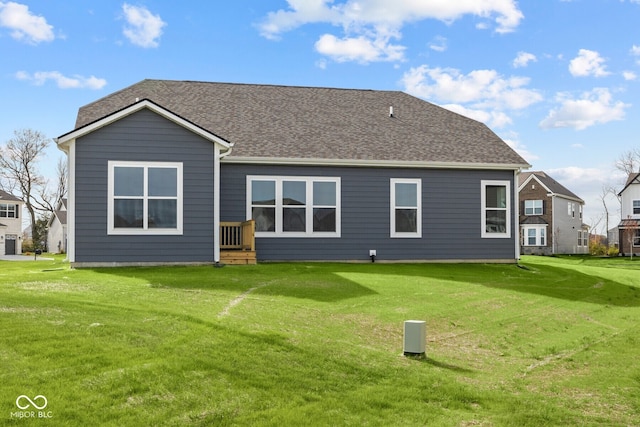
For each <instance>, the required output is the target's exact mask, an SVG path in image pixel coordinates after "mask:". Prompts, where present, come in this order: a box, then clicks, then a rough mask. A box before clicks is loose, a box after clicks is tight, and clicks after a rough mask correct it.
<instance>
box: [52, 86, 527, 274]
mask: <svg viewBox="0 0 640 427" xmlns="http://www.w3.org/2000/svg"><path fill="white" fill-rule="evenodd" d="M56 141H57V143H58V146H59V148H60V149H62V150H63V151H65V152H66V153H67V155H68V161H69V172H70V175H69V194H68V212H67V223H68V247H67V253H68V256H69V259H70V261H71V263H72V265H74V266H95V265H121V264H137V265H145V264H147V265H148V264H168V263H214V262H217V261H219V260H222V262H224V259H225V258H224V257H221V252H223V251H221V247H223V246H224V247H226V243H227V231H223V232H221V227H226V224H227V221H232V222H238V223H240V222H242V221H246V220H253V221H249V222H250V223H251V224H253V226H255V252H256V254H257V258H258V259H259V260H264V261H278V260H283V261H302V260H316V261H368V260H370V259H371V258H370V255H372V254H373V255H375V257H374V258H375V260H376V261H424V260H439V261H442V260H456V261H490V262H514V261H515V260H516V259H517V258H518V257H519V245H518V231H517V219H518V217H517V213H516V212H517V203H516V200H517V198H516V194H517V193H516V186H517V185H516V183H517V175H518V173H519V172H520V170H521V169H522V168H527V167H529V165H528V164H527V162H526V161H525V160H524V159H523V158H522V157H520V156H519V155H518V154H517V153H516V152H515V151H514V150H512V149H511V148H510V147H509V146H508V145H507V144H506V143H505V142H504V141H502V140H501V139H500V138H499V137H498V136H497V135H496V134H495V133H493V132H492V131H491V130H490V129H489V128H488V127H487V126H485V125H484V124H482V123H479V122H477V121H474V120H472V119H469V118H466V117H463V116H461V115H458V114H456V113H453V112H451V111H448V110H446V109H443V108H441V107H438V106H436V105H433V104H430V103H428V102H425V101H422V100H420V99H418V98H415V97H413V96H410V95H407V94H405V93H403V92H398V91H374V90H352V89H330V88H312V87H287V86H271V85H250V84H226V83H206V82H189V81H166V80H144V81H142V82H140V83H137V84H134V85H133V86H130V87H128V88H125V89H123V90H120V91H118V92H115V93H113V94H111V95H108V96H107V97H105V98H102V99H100V100H98V101H96V102H94V103H91V104H88V105H86V106H84V107H82V108H80V110H79V112H78V117H77V121H76V128H75V129H74V130H73V131H71V132H69V133H67V134H65V135H62V136H60V137H59V138H57V140H56ZM224 230H226V229H224ZM223 242H224V244H223ZM252 245H253V244H248V246H252ZM248 246H247V247H248ZM252 248H253V246H252ZM225 256H226V254H225Z"/></svg>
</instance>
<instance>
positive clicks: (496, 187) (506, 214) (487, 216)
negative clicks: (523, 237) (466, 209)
mask: <svg viewBox="0 0 640 427" xmlns="http://www.w3.org/2000/svg"><path fill="white" fill-rule="evenodd" d="M510 188H511V184H510V182H509V181H482V183H481V191H482V193H481V203H482V215H481V216H482V225H481V226H482V233H481V234H482V237H485V238H509V237H511V190H510Z"/></svg>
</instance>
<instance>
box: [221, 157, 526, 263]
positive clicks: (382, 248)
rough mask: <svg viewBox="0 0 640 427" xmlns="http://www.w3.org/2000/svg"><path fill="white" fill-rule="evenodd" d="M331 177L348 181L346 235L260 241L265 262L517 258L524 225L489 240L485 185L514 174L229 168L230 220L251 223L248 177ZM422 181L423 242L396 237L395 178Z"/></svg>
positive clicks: (224, 181) (225, 176) (225, 193)
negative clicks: (392, 211)
mask: <svg viewBox="0 0 640 427" xmlns="http://www.w3.org/2000/svg"><path fill="white" fill-rule="evenodd" d="M247 175H268V176H307V177H308V176H328V177H340V178H341V189H342V192H341V204H342V209H341V214H342V221H341V225H342V226H341V237H339V238H287V237H274V238H264V237H262V238H256V250H257V257H258V260H263V261H275V260H326V261H330V260H340V261H367V260H369V250H370V249H375V250H376V251H377V258H376V259H377V260H380V261H384V260H387V261H398V260H468V261H471V260H496V261H497V260H501V261H504V260H514V259H515V244H516V243H515V239H516V238H517V236H518V233H517V232H516V231H515V226H516V222H517V221H516V220H515V219H514V218H513V212H512V213H511V215H512V217H511V238H504V239H502V238H501V239H496V238H489V239H488V238H485V239H483V238H481V231H482V226H481V181H482V180H506V181H509V182H510V183H511V205H512V207H514V206H515V203H517V198H516V197H514V192H515V191H516V190H515V188H514V187H515V185H514V182H513V171H491V170H442V169H391V168H357V167H353V168H350V167H306V166H305V167H302V166H262V165H241V164H225V163H223V164H222V165H221V179H220V181H221V184H220V185H221V189H220V191H221V195H220V196H221V198H220V209H221V219H222V220H223V221H242V220H245V219H246V176H247ZM391 178H420V179H421V180H422V238H420V239H416V238H391V237H390V179H391Z"/></svg>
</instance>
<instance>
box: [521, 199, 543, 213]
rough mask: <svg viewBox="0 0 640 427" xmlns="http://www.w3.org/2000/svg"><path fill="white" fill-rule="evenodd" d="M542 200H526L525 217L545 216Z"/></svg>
mask: <svg viewBox="0 0 640 427" xmlns="http://www.w3.org/2000/svg"><path fill="white" fill-rule="evenodd" d="M542 206H543V204H542V200H525V201H524V214H525V215H542V214H543V207H542Z"/></svg>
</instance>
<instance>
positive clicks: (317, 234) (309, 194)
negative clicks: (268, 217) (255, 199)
mask: <svg viewBox="0 0 640 427" xmlns="http://www.w3.org/2000/svg"><path fill="white" fill-rule="evenodd" d="M253 181H273V182H275V183H276V184H275V185H276V194H275V197H276V204H275V205H274V206H273V207H274V208H275V212H276V227H275V228H276V230H275V231H256V233H255V235H256V237H294V238H301V237H313V238H339V237H340V236H341V224H342V221H341V211H342V208H341V200H342V189H341V185H340V183H341V180H340V177H326V176H271V175H247V187H246V188H247V191H246V193H247V200H246V206H247V212H246V218H247V220H250V219H251V218H252V217H253V212H252V203H251V201H252V194H251V191H252V186H251V183H252V182H253ZM284 181H297V182H305V183H306V198H307V200H306V204H305V205H304V206H303V205H300V206H297V207H299V208H302V207H304V208H305V209H306V212H305V215H306V217H305V222H306V227H307V230H306V231H299V232H296V231H283V230H282V210H283V204H282V183H283V182H284ZM314 182H333V183H335V184H336V206H335V209H336V231H313V208H314V207H325V208H326V207H333V206H325V205H322V206H321V205H317V206H316V205H314V204H313V183H314ZM292 207H293V206H292Z"/></svg>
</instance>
